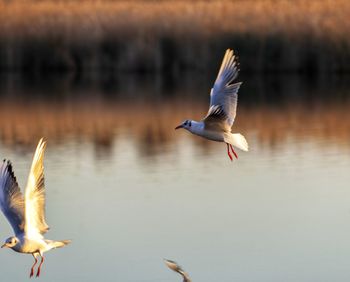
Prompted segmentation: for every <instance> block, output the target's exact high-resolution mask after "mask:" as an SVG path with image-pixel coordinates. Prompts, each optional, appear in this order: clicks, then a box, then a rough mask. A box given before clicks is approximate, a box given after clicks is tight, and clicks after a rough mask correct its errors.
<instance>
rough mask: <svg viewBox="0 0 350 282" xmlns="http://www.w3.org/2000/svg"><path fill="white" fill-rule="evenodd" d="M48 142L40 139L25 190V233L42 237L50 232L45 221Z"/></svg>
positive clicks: (31, 236)
mask: <svg viewBox="0 0 350 282" xmlns="http://www.w3.org/2000/svg"><path fill="white" fill-rule="evenodd" d="M45 147H46V142H45V141H43V139H40V141H39V144H38V146H37V148H36V151H35V154H34V158H33V162H32V167H31V169H30V173H29V177H28V183H27V187H26V190H25V198H24V199H25V233H26V235H27V236H28V237H30V238H35V237H39V238H40V237H42V234H44V233H45V232H47V231H48V230H49V226H48V225H47V224H46V221H45V185H44V164H43V161H44V152H45Z"/></svg>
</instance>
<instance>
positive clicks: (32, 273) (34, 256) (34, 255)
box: [29, 253, 38, 278]
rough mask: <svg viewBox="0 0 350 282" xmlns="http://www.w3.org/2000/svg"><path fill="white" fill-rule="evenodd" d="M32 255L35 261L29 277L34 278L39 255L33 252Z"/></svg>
mask: <svg viewBox="0 0 350 282" xmlns="http://www.w3.org/2000/svg"><path fill="white" fill-rule="evenodd" d="M32 256H33V258H34V259H35V261H34V264H33V265H32V268H31V269H30V275H29V278H32V277H33V275H34V266H35V265H36V263H37V262H38V260H37V258H36V256H37V254H35V253H34V254H32Z"/></svg>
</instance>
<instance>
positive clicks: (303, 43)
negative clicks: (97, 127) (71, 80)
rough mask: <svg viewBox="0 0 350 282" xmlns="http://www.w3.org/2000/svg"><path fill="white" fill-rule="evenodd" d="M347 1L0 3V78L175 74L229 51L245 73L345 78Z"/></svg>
mask: <svg viewBox="0 0 350 282" xmlns="http://www.w3.org/2000/svg"><path fill="white" fill-rule="evenodd" d="M349 14H350V2H349V1H347V0H334V1H331V0H294V1H289V0H280V1H276V0H255V1H254V0H248V1H246V0H244V1H243V0H236V1H224V0H222V1H171V0H168V1H166V0H164V1H107V0H82V1H73V0H70V1H69V0H68V1H53V0H43V1H34V0H33V1H24V0H23V1H22V0H13V1H11V0H1V1H0V26H1V29H0V69H2V70H22V71H23V70H28V71H31V72H32V71H36V72H39V73H40V72H43V71H47V70H55V71H57V70H60V71H71V70H73V71H76V72H82V71H85V72H86V71H90V70H107V71H117V72H124V71H132V72H135V71H136V72H169V73H177V72H179V71H181V70H183V69H195V70H201V71H203V70H207V69H210V67H212V66H216V64H217V62H218V61H219V60H221V57H222V54H223V52H224V50H225V49H226V48H234V49H235V50H236V51H237V53H238V54H239V55H240V58H241V66H242V70H243V71H254V72H255V71H256V72H275V71H279V72H281V71H293V72H308V73H319V72H322V73H324V72H326V73H329V72H347V71H349V70H350V37H349V36H348V33H349V30H350V21H349V20H348V15H349Z"/></svg>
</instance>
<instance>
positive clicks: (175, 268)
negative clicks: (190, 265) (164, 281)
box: [164, 259, 192, 282]
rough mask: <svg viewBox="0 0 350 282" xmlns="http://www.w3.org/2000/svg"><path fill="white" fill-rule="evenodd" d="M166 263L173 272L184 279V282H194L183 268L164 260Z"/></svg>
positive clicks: (173, 262)
mask: <svg viewBox="0 0 350 282" xmlns="http://www.w3.org/2000/svg"><path fill="white" fill-rule="evenodd" d="M164 262H165V264H166V265H167V266H168V267H169V268H170V269H171V270H173V271H175V272H177V273H179V274H181V275H182V277H183V279H184V280H183V282H192V280H191V279H190V277H189V276H188V274H187V273H186V272H185V271H183V269H182V268H181V266H179V265H178V264H177V263H176V262H175V261H172V260H168V259H164Z"/></svg>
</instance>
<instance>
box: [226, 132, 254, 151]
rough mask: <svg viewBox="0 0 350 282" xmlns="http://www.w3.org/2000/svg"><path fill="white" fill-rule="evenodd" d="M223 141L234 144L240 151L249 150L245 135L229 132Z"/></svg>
mask: <svg viewBox="0 0 350 282" xmlns="http://www.w3.org/2000/svg"><path fill="white" fill-rule="evenodd" d="M225 142H227V143H229V144H231V145H232V146H235V147H236V148H238V149H241V150H242V151H245V152H247V151H248V150H249V146H248V142H247V140H246V139H245V137H244V136H243V135H242V134H240V133H231V134H230V135H229V136H228V137H226V138H225Z"/></svg>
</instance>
